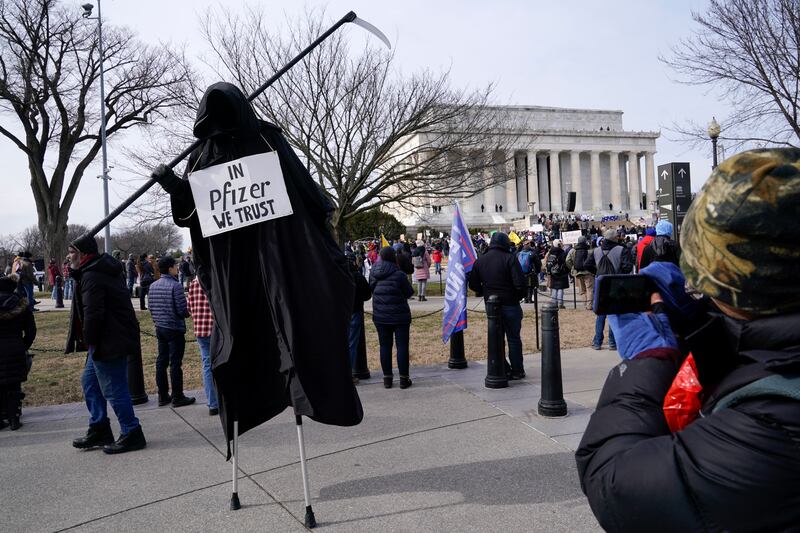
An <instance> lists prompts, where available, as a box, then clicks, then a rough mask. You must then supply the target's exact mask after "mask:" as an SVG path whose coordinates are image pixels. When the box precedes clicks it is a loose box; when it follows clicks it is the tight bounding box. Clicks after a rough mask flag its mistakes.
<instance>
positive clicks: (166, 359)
mask: <svg viewBox="0 0 800 533" xmlns="http://www.w3.org/2000/svg"><path fill="white" fill-rule="evenodd" d="M156 339H158V356H157V357H156V387H157V388H158V396H159V397H160V398H166V397H167V396H169V386H170V384H171V385H172V398H173V399H177V398H180V397H182V396H183V368H182V365H183V353H184V351H185V350H186V338H185V337H184V336H183V332H182V331H178V330H177V329H167V328H159V327H156ZM168 366H169V381H170V383H167V367H168Z"/></svg>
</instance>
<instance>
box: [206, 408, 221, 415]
mask: <svg viewBox="0 0 800 533" xmlns="http://www.w3.org/2000/svg"><path fill="white" fill-rule="evenodd" d="M218 414H219V409H218V408H217V407H212V408H211V409H209V410H208V416H217V415H218Z"/></svg>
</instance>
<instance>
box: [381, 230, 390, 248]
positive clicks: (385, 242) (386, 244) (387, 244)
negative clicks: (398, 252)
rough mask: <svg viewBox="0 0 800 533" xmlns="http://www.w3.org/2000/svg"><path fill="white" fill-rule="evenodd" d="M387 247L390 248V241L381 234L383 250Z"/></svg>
mask: <svg viewBox="0 0 800 533" xmlns="http://www.w3.org/2000/svg"><path fill="white" fill-rule="evenodd" d="M386 246H389V241H387V240H386V237H384V236H383V233H381V248H385V247H386Z"/></svg>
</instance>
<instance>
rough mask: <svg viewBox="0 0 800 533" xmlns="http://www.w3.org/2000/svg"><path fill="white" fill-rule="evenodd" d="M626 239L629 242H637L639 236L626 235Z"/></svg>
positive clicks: (633, 234)
mask: <svg viewBox="0 0 800 533" xmlns="http://www.w3.org/2000/svg"><path fill="white" fill-rule="evenodd" d="M627 237H628V238H629V239H630V241H631V242H637V241H638V240H639V236H638V235H637V234H635V233H628V235H627Z"/></svg>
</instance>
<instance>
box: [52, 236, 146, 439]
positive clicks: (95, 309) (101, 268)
mask: <svg viewBox="0 0 800 533" xmlns="http://www.w3.org/2000/svg"><path fill="white" fill-rule="evenodd" d="M67 257H68V258H69V260H70V264H71V267H72V271H73V278H74V279H75V297H74V298H73V299H72V309H71V312H70V325H69V333H68V334H67V347H66V350H65V353H72V352H76V351H84V350H88V355H87V356H86V364H85V366H84V369H83V375H82V376H81V385H82V386H83V397H84V399H85V401H86V407H87V408H88V409H89V430H88V431H87V433H86V436H84V437H80V438H77V439H75V440H74V441H72V445H73V446H74V447H76V448H81V449H86V448H94V447H97V446H103V451H104V452H105V453H108V454H115V453H124V452H129V451H133V450H140V449H142V448H144V447H145V446H146V445H147V442H146V441H145V438H144V433H143V432H142V426H141V425H140V424H139V420H138V419H137V418H136V415H135V414H134V412H133V403H132V401H131V395H130V392H129V390H128V378H127V365H128V358H129V357H136V356H138V357H141V344H140V342H139V322H137V320H136V315H135V313H134V311H133V305H132V304H131V300H130V297H129V293H128V290H127V287H126V286H125V282H124V281H123V279H122V276H121V274H122V263H120V262H119V261H117V260H116V259H114V258H113V257H111V256H109V255H108V254H98V252H97V242H96V241H95V240H94V237H91V236H83V237H80V238H79V239H77V240H76V241H74V242H73V243H72V244H70V245H69V248H68V254H67ZM107 403H110V404H111V407H112V408H113V409H114V414H116V415H117V420H118V421H119V425H120V436H119V439H117V440H116V442H115V441H114V435H113V433H112V431H111V422H110V421H109V419H108V412H107V409H108V407H107Z"/></svg>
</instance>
